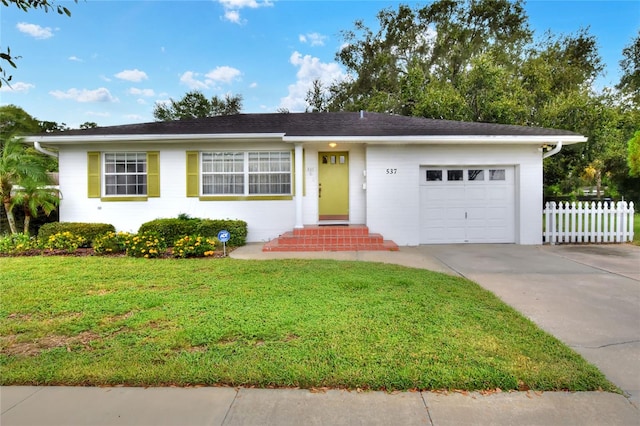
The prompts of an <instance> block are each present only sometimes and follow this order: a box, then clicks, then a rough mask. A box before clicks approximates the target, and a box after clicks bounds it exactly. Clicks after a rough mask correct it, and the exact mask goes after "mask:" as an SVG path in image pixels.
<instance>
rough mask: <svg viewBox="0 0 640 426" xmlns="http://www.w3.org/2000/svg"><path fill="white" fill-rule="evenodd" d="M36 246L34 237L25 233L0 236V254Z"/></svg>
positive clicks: (32, 248)
mask: <svg viewBox="0 0 640 426" xmlns="http://www.w3.org/2000/svg"><path fill="white" fill-rule="evenodd" d="M37 248H38V244H37V242H36V240H35V238H31V237H29V235H26V234H11V235H7V236H4V237H0V254H5V255H14V254H20V253H26V252H28V251H30V250H34V249H37Z"/></svg>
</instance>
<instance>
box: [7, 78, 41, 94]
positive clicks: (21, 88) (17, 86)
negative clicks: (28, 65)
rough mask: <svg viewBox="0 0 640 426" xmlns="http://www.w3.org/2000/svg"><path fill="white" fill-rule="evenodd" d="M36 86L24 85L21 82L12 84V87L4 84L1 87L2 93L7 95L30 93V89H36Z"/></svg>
mask: <svg viewBox="0 0 640 426" xmlns="http://www.w3.org/2000/svg"><path fill="white" fill-rule="evenodd" d="M35 87H36V86H35V85H33V84H31V83H23V82H21V81H18V82H15V83H11V86H9V85H8V84H3V85H2V87H0V92H7V93H28V92H29V90H30V89H34V88H35Z"/></svg>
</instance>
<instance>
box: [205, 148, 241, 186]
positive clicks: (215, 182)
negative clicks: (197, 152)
mask: <svg viewBox="0 0 640 426" xmlns="http://www.w3.org/2000/svg"><path fill="white" fill-rule="evenodd" d="M244 170H245V167H244V153H243V152H204V153H202V193H203V194H206V195H211V194H216V195H219V194H244Z"/></svg>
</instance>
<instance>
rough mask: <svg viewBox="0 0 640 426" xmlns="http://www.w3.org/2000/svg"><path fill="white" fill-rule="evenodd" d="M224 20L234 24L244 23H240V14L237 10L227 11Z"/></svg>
mask: <svg viewBox="0 0 640 426" xmlns="http://www.w3.org/2000/svg"><path fill="white" fill-rule="evenodd" d="M224 19H226V20H227V21H229V22H233V23H234V24H240V23H242V21H240V12H238V11H237V10H225V12H224Z"/></svg>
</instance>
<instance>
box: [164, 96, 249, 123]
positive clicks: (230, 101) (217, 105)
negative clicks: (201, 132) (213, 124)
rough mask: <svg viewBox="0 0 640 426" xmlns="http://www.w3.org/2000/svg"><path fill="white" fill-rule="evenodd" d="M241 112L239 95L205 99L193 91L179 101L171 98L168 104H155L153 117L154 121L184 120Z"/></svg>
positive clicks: (240, 97)
mask: <svg viewBox="0 0 640 426" xmlns="http://www.w3.org/2000/svg"><path fill="white" fill-rule="evenodd" d="M241 110H242V96H241V95H233V96H232V95H225V97H224V98H220V97H218V96H213V97H211V99H207V97H206V96H205V95H204V94H203V93H202V92H201V91H199V90H193V91H190V92H187V93H186V94H185V95H184V96H183V97H182V99H180V100H177V101H176V100H174V99H173V98H172V99H170V101H169V103H168V104H164V103H156V105H155V107H154V108H153V117H154V118H155V119H156V121H172V120H185V119H190V118H204V117H213V116H216V115H232V114H239V113H240V111H241Z"/></svg>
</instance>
